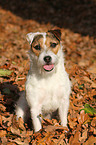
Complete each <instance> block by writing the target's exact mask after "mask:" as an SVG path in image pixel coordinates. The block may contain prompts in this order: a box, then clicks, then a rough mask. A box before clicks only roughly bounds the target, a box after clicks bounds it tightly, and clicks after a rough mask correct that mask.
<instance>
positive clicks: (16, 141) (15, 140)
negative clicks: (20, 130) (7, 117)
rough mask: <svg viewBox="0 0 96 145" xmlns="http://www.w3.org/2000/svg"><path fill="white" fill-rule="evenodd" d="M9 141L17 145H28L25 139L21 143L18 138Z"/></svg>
mask: <svg viewBox="0 0 96 145" xmlns="http://www.w3.org/2000/svg"><path fill="white" fill-rule="evenodd" d="M9 141H11V142H13V143H14V142H15V143H17V144H18V145H29V142H28V141H27V140H26V139H25V140H24V141H22V140H21V139H20V138H16V139H14V140H12V139H9Z"/></svg>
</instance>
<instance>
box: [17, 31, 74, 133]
mask: <svg viewBox="0 0 96 145" xmlns="http://www.w3.org/2000/svg"><path fill="white" fill-rule="evenodd" d="M27 40H28V42H29V44H30V46H31V49H30V51H29V56H30V70H29V73H28V75H27V80H26V85H25V92H24V94H22V95H21V96H20V98H19V100H18V101H17V105H16V115H17V118H19V117H22V118H23V119H25V118H26V116H27V114H28V111H27V110H28V106H29V107H30V113H31V119H32V122H33V127H34V130H35V132H36V131H39V130H40V129H41V122H40V118H39V114H43V115H44V114H46V113H47V114H48V113H49V114H50V113H51V112H54V111H55V110H57V109H58V112H59V117H60V120H61V125H63V126H66V125H67V113H68V107H69V95H70V92H71V83H70V80H69V77H68V74H67V72H66V71H65V67H64V56H63V51H62V44H61V31H60V30H58V29H56V30H50V31H48V32H46V33H45V32H44V33H40V32H36V33H28V34H27Z"/></svg>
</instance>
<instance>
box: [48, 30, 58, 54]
mask: <svg viewBox="0 0 96 145" xmlns="http://www.w3.org/2000/svg"><path fill="white" fill-rule="evenodd" d="M52 43H56V47H54V48H53V47H52V46H51V44H52ZM45 44H46V46H47V49H48V50H51V51H52V52H53V53H54V54H57V53H58V51H59V49H60V41H58V40H57V39H56V38H55V37H54V35H52V34H51V33H50V32H48V33H47V37H46V42H45Z"/></svg>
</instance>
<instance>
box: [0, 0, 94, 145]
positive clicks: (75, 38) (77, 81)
mask: <svg viewBox="0 0 96 145" xmlns="http://www.w3.org/2000/svg"><path fill="white" fill-rule="evenodd" d="M54 28H60V29H61V31H62V43H63V46H64V47H63V48H64V53H65V58H66V62H65V66H66V70H67V72H68V73H69V76H70V80H71V81H72V94H71V95H70V107H69V113H68V128H64V127H62V126H61V125H60V122H58V121H57V120H55V119H52V120H48V119H47V120H45V119H44V118H43V117H42V116H41V119H42V129H41V130H40V131H39V132H37V133H34V132H33V131H32V129H31V120H30V119H29V120H28V124H24V122H23V120H22V119H19V120H18V121H16V119H15V117H16V116H15V113H14V106H15V102H16V100H17V99H18V97H19V92H20V91H22V90H24V89H25V88H24V84H25V81H26V75H27V73H28V69H29V59H28V56H27V51H28V50H29V45H28V43H27V41H26V38H25V37H26V34H27V33H28V32H36V31H41V32H44V31H47V30H49V29H54ZM61 79H62V78H61ZM37 109H38V108H37ZM0 144H1V145H17V144H19V145H31V144H32V145H35V144H37V145H49V144H51V145H55V144H57V145H95V144H96V1H95V0H82V1H81V0H71V1H66V0H55V1H51V0H35V1H32V0H12V1H10V0H6V1H5V0H4V1H2V0H0Z"/></svg>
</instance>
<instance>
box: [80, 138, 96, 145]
mask: <svg viewBox="0 0 96 145" xmlns="http://www.w3.org/2000/svg"><path fill="white" fill-rule="evenodd" d="M95 144H96V137H94V136H90V137H89V138H88V140H87V141H86V142H85V143H83V145H95Z"/></svg>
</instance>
